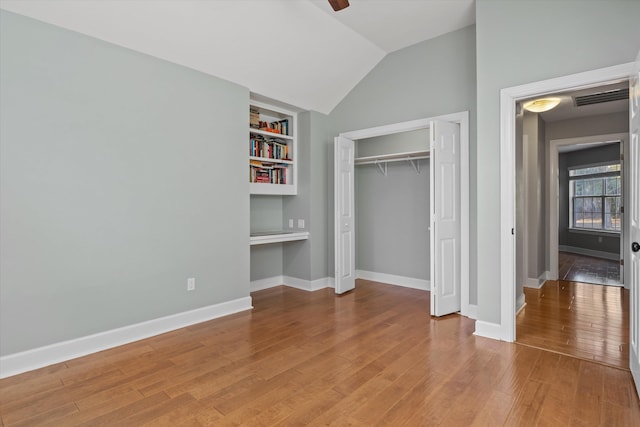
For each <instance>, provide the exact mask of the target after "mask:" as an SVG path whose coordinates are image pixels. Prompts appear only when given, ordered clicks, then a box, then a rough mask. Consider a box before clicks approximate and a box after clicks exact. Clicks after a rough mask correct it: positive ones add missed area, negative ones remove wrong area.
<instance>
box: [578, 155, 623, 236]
mask: <svg viewBox="0 0 640 427" xmlns="http://www.w3.org/2000/svg"><path fill="white" fill-rule="evenodd" d="M569 184H570V185H569V189H570V190H569V205H570V209H569V212H570V223H571V228H576V229H587V230H604V231H614V232H615V231H618V232H619V231H620V225H621V218H622V217H621V215H620V206H621V204H622V203H621V202H622V183H621V181H620V163H619V162H615V163H609V164H604V165H595V166H589V167H580V168H574V169H569Z"/></svg>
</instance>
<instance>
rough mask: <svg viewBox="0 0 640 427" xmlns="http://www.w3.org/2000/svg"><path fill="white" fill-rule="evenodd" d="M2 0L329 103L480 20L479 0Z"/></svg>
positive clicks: (265, 88) (263, 86)
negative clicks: (394, 55)
mask: <svg viewBox="0 0 640 427" xmlns="http://www.w3.org/2000/svg"><path fill="white" fill-rule="evenodd" d="M350 3H351V6H350V7H349V8H347V9H345V10H343V11H340V12H333V10H332V9H331V8H330V6H329V5H328V2H327V1H326V0H119V1H116V0H83V1H78V0H0V8H2V9H6V10H9V11H12V12H16V13H19V14H22V15H26V16H29V17H32V18H35V19H38V20H41V21H44V22H48V23H51V24H54V25H57V26H60V27H64V28H67V29H70V30H73V31H77V32H80V33H83V34H87V35H89V36H93V37H96V38H98V39H102V40H105V41H108V42H110V43H114V44H117V45H120V46H124V47H127V48H129V49H133V50H136V51H139V52H143V53H146V54H149V55H152V56H155V57H158V58H162V59H165V60H167V61H171V62H174V63H177V64H181V65H184V66H187V67H189V68H193V69H195V70H199V71H202V72H204V73H207V74H211V75H214V76H217V77H221V78H223V79H226V80H229V81H232V82H235V83H238V84H240V85H243V86H246V87H247V88H249V90H251V91H252V92H254V93H257V94H260V95H263V96H266V97H269V98H273V99H276V100H279V101H281V102H284V103H288V104H291V105H293V106H296V107H298V108H301V109H305V110H307V109H308V110H316V111H319V112H322V113H329V112H330V111H331V110H332V109H333V108H334V107H335V106H336V105H337V104H338V103H339V102H340V101H341V100H342V99H343V98H344V97H345V96H346V95H347V94H348V93H349V91H350V90H351V89H352V88H353V87H354V86H355V85H356V84H357V83H358V82H359V81H360V80H361V79H362V78H363V77H364V76H365V75H367V73H369V71H371V70H372V69H373V67H375V66H376V64H377V63H378V62H379V61H380V60H381V59H382V58H383V57H384V56H385V55H386V54H387V53H389V52H392V51H395V50H397V49H401V48H404V47H406V46H409V45H412V44H415V43H418V42H420V41H423V40H427V39H429V38H433V37H436V36H439V35H441V34H444V33H447V32H450V31H454V30H457V29H460V28H463V27H465V26H468V25H471V24H473V23H474V22H475V0H350Z"/></svg>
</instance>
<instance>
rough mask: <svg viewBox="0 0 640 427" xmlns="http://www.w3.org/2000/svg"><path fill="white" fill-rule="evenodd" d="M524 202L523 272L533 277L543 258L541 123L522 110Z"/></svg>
mask: <svg viewBox="0 0 640 427" xmlns="http://www.w3.org/2000/svg"><path fill="white" fill-rule="evenodd" d="M523 134H524V135H525V136H526V138H523V144H524V147H523V162H524V163H526V166H525V167H524V169H525V170H526V176H523V178H524V192H525V194H524V200H523V201H524V203H525V208H524V209H525V212H524V217H525V218H526V222H527V224H526V233H527V235H526V236H525V237H524V240H525V243H524V244H525V245H527V259H526V260H525V262H526V263H527V264H526V274H527V277H528V278H530V279H537V278H538V277H540V275H542V274H543V273H544V271H545V259H546V250H545V249H546V248H547V244H546V238H545V237H546V234H545V217H546V212H547V209H546V203H545V200H546V197H545V193H546V191H545V186H544V182H545V163H546V150H545V138H544V135H545V125H544V121H543V120H542V118H540V115H539V114H536V113H530V112H527V111H525V112H524V118H523Z"/></svg>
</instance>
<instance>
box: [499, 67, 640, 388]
mask: <svg viewBox="0 0 640 427" xmlns="http://www.w3.org/2000/svg"><path fill="white" fill-rule="evenodd" d="M639 76H640V55H639V56H638V58H637V59H636V61H635V62H631V63H627V64H621V65H617V66H613V67H608V68H602V69H598V70H593V71H588V72H584V73H579V74H573V75H569V76H564V77H560V78H555V79H550V80H545V81H541V82H535V83H530V84H526V85H521V86H516V87H512V88H506V89H502V90H501V93H500V98H501V99H500V126H501V138H500V149H501V150H500V153H501V156H500V171H501V179H500V200H501V206H500V212H501V217H502V219H503V227H502V229H501V231H500V246H501V254H500V264H501V267H500V287H501V323H500V328H499V334H500V336H501V338H502V339H503V340H505V341H509V342H513V341H514V340H515V280H514V279H515V271H514V270H515V256H514V247H515V239H514V238H513V237H512V230H513V227H514V226H515V221H514V214H515V193H514V177H515V170H514V155H513V153H514V148H515V147H514V141H515V132H514V123H513V117H515V105H516V102H517V101H519V100H522V99H525V98H528V97H532V96H540V95H545V94H547V93H553V92H557V91H562V90H568V89H571V88H586V87H593V86H598V85H601V84H603V82H613V81H625V80H626V81H629V82H630V91H629V93H630V100H631V113H630V115H629V116H630V127H629V129H630V138H629V139H630V141H629V142H627V143H628V144H629V147H630V151H629V150H625V153H627V152H629V154H630V155H629V156H628V163H627V165H628V166H627V167H626V168H625V170H626V173H627V174H629V173H631V174H632V176H633V179H628V180H627V181H628V182H629V185H628V186H627V188H626V189H625V193H626V194H627V195H629V194H631V195H633V198H632V201H631V206H628V207H629V209H628V211H629V212H627V213H626V215H625V218H624V220H625V221H626V225H627V227H625V229H626V230H627V235H626V236H623V238H624V239H625V242H626V243H630V244H625V248H624V254H625V259H627V260H629V262H628V263H627V264H628V265H626V266H625V271H626V274H625V276H626V277H627V278H629V277H631V279H630V280H631V282H630V284H629V287H630V310H629V315H630V323H629V333H630V338H631V339H630V367H631V371H632V374H633V377H634V380H635V381H636V386H637V389H639V390H640V388H638V387H639V386H640V356H639V354H640V350H638V349H639V348H640V344H639V342H640V339H639V338H638V337H639V333H638V326H639V323H638V311H639V308H638V307H639V304H640V300H639V299H638V290H637V287H638V285H639V284H640V282H639V280H640V275H639V274H638V272H640V262H638V259H637V258H638V257H637V256H635V255H632V253H634V252H633V251H636V249H639V250H640V245H638V244H636V243H635V241H637V239H638V236H640V232H639V231H638V230H640V221H637V218H638V217H640V214H638V212H639V211H640V203H637V200H640V187H639V186H638V185H637V183H638V182H640V180H638V179H637V177H638V176H639V175H638V170H639V169H640V154H639V153H640V149H639V147H638V144H639V142H640V137H639V136H638V135H639V132H640V130H639V128H640V125H639V122H640V114H639V112H640V107H639V105H640V86H639V85H640V83H639V80H640V78H639ZM627 199H628V197H627ZM630 237H633V238H634V240H633V243H631V240H628V238H630ZM631 269H633V271H634V274H632V275H630V274H629V271H631ZM496 332H498V331H496Z"/></svg>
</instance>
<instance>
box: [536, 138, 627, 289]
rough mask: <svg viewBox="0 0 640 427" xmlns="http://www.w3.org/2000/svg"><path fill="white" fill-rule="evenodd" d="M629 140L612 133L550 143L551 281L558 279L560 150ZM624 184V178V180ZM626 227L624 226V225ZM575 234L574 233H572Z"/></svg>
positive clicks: (548, 178) (548, 166)
mask: <svg viewBox="0 0 640 427" xmlns="http://www.w3.org/2000/svg"><path fill="white" fill-rule="evenodd" d="M624 140H628V134H626V133H612V134H604V135H592V136H585V137H579V138H564V139H553V140H551V141H549V150H547V165H546V168H547V198H546V201H547V206H548V212H547V214H548V216H549V230H548V231H549V236H548V239H549V268H550V271H551V277H549V279H551V280H556V279H558V251H559V250H560V248H559V243H558V227H559V223H560V220H559V218H558V209H559V207H558V186H559V182H558V180H559V173H560V171H559V169H558V154H559V148H560V147H562V146H566V145H578V144H587V145H588V144H592V143H594V142H603V141H624ZM623 182H624V178H623ZM623 227H624V224H623ZM571 232H573V231H571Z"/></svg>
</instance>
